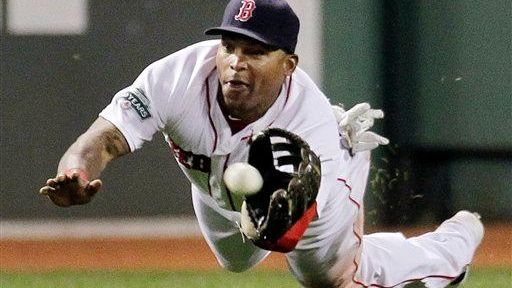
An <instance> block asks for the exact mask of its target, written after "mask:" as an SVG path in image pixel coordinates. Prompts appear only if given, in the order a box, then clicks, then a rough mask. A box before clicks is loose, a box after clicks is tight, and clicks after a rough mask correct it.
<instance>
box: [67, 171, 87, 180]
mask: <svg viewBox="0 0 512 288" xmlns="http://www.w3.org/2000/svg"><path fill="white" fill-rule="evenodd" d="M75 173H78V177H80V178H81V179H82V180H84V181H89V176H88V175H87V173H86V172H85V170H84V169H81V168H70V169H66V170H65V171H64V175H66V176H68V177H71V176H72V175H73V174H75Z"/></svg>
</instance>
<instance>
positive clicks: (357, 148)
mask: <svg viewBox="0 0 512 288" xmlns="http://www.w3.org/2000/svg"><path fill="white" fill-rule="evenodd" d="M377 147H379V144H378V143H375V142H370V143H363V142H359V143H357V144H354V146H353V147H352V152H354V153H357V152H361V151H366V150H373V149H375V148H377Z"/></svg>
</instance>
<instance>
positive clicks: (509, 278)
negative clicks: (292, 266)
mask: <svg viewBox="0 0 512 288" xmlns="http://www.w3.org/2000/svg"><path fill="white" fill-rule="evenodd" d="M0 277H1V280H0V287H1V288H86V287H95V288H164V287H165V288H169V287H180V288H192V287H207V288H217V287H219V288H220V287H222V288H230V287H233V288H235V287H236V288H253V287H254V288H273V287H299V285H298V284H297V283H296V282H295V281H294V280H293V278H292V277H291V275H290V274H289V273H288V272H285V271H277V272H268V271H250V272H245V273H241V274H235V273H230V272H225V271H215V272H202V271H201V272H199V271H182V272H118V271H116V272H53V273H0ZM464 287H465V288H491V287H492V288H511V287H512V268H509V269H490V268H489V269H478V270H477V269H473V270H472V271H471V274H470V277H469V279H468V281H467V282H466V283H465V285H464Z"/></svg>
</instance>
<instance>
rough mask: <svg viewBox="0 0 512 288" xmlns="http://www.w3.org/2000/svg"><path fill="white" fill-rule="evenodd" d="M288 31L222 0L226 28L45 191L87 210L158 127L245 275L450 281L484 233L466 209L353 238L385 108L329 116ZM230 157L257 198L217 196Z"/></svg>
mask: <svg viewBox="0 0 512 288" xmlns="http://www.w3.org/2000/svg"><path fill="white" fill-rule="evenodd" d="M298 31H299V19H298V18H297V16H296V15H295V13H294V12H293V11H292V9H291V8H290V7H289V6H288V4H287V3H286V2H285V1H284V0H232V1H230V2H229V4H228V5H227V7H226V10H225V13H224V17H223V20H222V24H221V25H220V26H219V27H214V28H211V29H208V30H207V31H206V34H208V35H220V36H221V39H220V40H210V41H205V42H200V43H196V44H194V45H191V46H189V47H186V48H184V49H182V50H180V51H178V52H175V53H173V54H171V55H169V56H167V57H165V58H163V59H161V60H158V61H156V62H155V63H153V64H151V65H150V66H148V67H147V68H146V69H145V70H144V71H143V72H142V73H141V74H140V75H139V77H138V78H137V79H136V80H135V82H134V83H133V84H132V85H130V86H128V87H127V88H125V89H123V90H121V91H120V92H118V93H117V94H116V95H115V96H114V97H113V100H112V102H111V103H110V105H108V106H107V107H106V108H105V109H104V110H103V111H102V112H101V113H100V115H99V117H98V119H97V120H96V121H95V122H94V123H93V124H92V125H91V127H90V128H89V129H88V130H87V131H86V132H85V133H84V134H82V135H81V136H80V137H79V138H78V139H77V140H76V142H75V143H74V144H72V145H71V147H70V148H69V149H68V150H67V151H66V153H65V154H64V155H63V157H62V158H61V160H60V163H59V166H58V171H57V176H56V177H54V178H51V179H48V180H47V182H46V186H44V187H43V188H41V190H40V192H41V194H44V195H47V196H48V197H49V198H50V199H51V200H52V201H53V202H54V203H55V204H56V205H59V206H64V207H67V206H70V205H77V204H85V203H88V202H89V201H90V200H91V198H92V197H93V196H94V195H95V194H96V193H97V192H98V190H99V189H100V188H101V186H102V182H101V180H100V179H99V177H100V174H101V172H102V171H103V170H104V169H105V168H106V166H107V165H108V164H109V163H110V162H111V161H112V160H114V159H116V158H118V157H121V156H123V155H125V154H129V153H131V152H133V151H135V150H137V149H139V148H141V147H142V146H143V144H144V143H145V142H147V141H151V139H152V137H153V135H154V134H155V133H157V132H161V133H163V134H164V136H165V139H166V141H167V142H168V144H169V145H170V147H171V148H172V152H173V156H174V157H175V158H176V160H177V162H178V164H179V166H180V167H181V169H182V170H183V172H184V173H185V175H186V176H187V177H188V179H189V180H190V182H191V186H192V189H191V190H192V199H193V207H194V210H195V213H196V216H197V219H198V222H199V226H200V228H201V231H202V233H203V235H204V238H205V239H206V241H207V243H208V245H209V246H210V248H211V250H212V251H213V253H214V254H215V256H216V258H217V260H218V262H219V263H220V265H222V266H223V267H224V268H226V269H228V270H231V271H236V272H241V271H245V270H247V269H249V268H251V267H253V266H254V265H256V264H257V263H259V262H260V261H262V260H263V259H264V258H265V257H266V256H267V255H268V254H269V253H270V251H279V252H283V253H286V259H287V262H288V264H289V268H290V271H291V272H292V273H293V275H294V276H295V277H296V279H297V280H298V281H299V282H300V283H301V285H302V286H303V287H402V286H404V285H406V284H408V283H410V282H414V281H423V282H424V283H425V284H426V285H427V287H445V286H447V285H450V284H451V283H455V282H458V281H459V279H460V278H462V277H463V275H464V274H465V272H466V267H467V265H468V264H469V263H470V262H471V259H472V257H473V254H474V252H475V250H476V248H477V246H478V245H479V243H480V241H481V239H482V237H483V226H482V224H481V222H480V220H479V218H478V217H477V215H475V214H473V213H470V212H466V211H462V212H459V213H457V214H456V215H455V216H454V217H452V218H450V219H448V220H446V221H445V222H443V223H442V224H441V225H440V226H439V227H438V228H437V229H436V230H435V231H433V232H431V233H427V234H424V235H421V236H419V237H415V238H410V239H406V238H405V237H404V236H403V235H402V234H400V233H377V234H371V235H366V236H363V203H362V201H363V195H364V191H365V187H366V182H367V178H368V172H369V164H370V153H369V150H371V149H373V148H375V147H377V146H378V145H380V144H387V139H385V138H384V137H381V136H379V135H377V134H375V133H372V132H370V131H368V129H369V128H370V127H371V126H372V125H373V120H374V119H377V118H382V116H383V115H382V111H380V110H374V109H371V107H369V105H368V104H359V105H356V106H355V107H354V108H352V109H350V110H348V111H344V110H343V109H341V108H340V107H335V108H333V107H332V106H331V104H330V103H329V101H328V100H327V98H326V97H325V96H324V94H323V93H322V92H321V91H320V90H319V89H318V87H317V86H316V85H315V84H314V83H313V82H312V80H311V79H310V78H309V77H308V75H307V74H306V73H305V72H304V71H302V70H301V69H300V68H298V66H297V65H298V56H297V55H296V54H294V51H295V46H296V43H297V35H298ZM340 143H341V144H342V145H340ZM236 162H248V163H249V164H251V165H253V166H254V167H255V168H257V169H258V171H259V172H260V173H261V175H262V177H263V180H264V183H263V187H262V189H261V190H260V191H259V192H258V193H256V194H255V195H251V196H246V197H243V196H237V195H235V194H233V193H231V191H229V190H228V189H227V188H226V186H225V184H224V182H223V180H222V179H223V173H224V171H225V169H226V168H227V167H228V166H229V165H230V164H232V163H236Z"/></svg>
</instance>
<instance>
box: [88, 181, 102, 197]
mask: <svg viewBox="0 0 512 288" xmlns="http://www.w3.org/2000/svg"><path fill="white" fill-rule="evenodd" d="M101 186H103V182H101V180H100V179H96V180H92V181H91V182H89V184H88V185H87V187H86V188H85V189H86V191H87V194H88V196H94V194H96V193H98V191H99V190H100V189H101Z"/></svg>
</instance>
